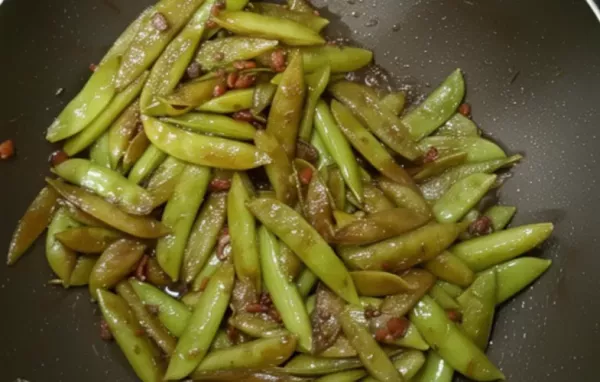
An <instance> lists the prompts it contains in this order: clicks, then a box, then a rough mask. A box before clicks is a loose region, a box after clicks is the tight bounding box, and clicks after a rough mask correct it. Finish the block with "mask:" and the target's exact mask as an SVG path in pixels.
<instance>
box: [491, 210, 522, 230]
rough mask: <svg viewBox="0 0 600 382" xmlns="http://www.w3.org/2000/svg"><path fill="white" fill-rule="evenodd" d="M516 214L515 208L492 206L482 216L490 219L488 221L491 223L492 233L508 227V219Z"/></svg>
mask: <svg viewBox="0 0 600 382" xmlns="http://www.w3.org/2000/svg"><path fill="white" fill-rule="evenodd" d="M516 212H517V207H512V206H492V207H490V208H488V209H487V210H486V211H485V212H484V213H483V215H484V216H487V217H488V218H490V220H491V221H492V228H493V229H494V231H500V230H501V229H504V228H505V227H506V226H507V225H508V223H509V222H510V219H512V217H513V216H514V214H515V213H516Z"/></svg>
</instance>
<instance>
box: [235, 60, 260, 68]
mask: <svg viewBox="0 0 600 382" xmlns="http://www.w3.org/2000/svg"><path fill="white" fill-rule="evenodd" d="M233 67H234V68H236V69H237V70H244V69H254V68H256V62H254V61H250V60H247V61H235V62H234V63H233Z"/></svg>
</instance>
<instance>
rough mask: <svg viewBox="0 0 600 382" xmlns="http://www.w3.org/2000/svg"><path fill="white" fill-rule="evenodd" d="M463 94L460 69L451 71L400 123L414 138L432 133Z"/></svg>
mask: <svg viewBox="0 0 600 382" xmlns="http://www.w3.org/2000/svg"><path fill="white" fill-rule="evenodd" d="M464 95H465V81H464V79H463V76H462V73H461V71H460V69H456V70H455V71H454V72H452V73H451V74H450V75H449V76H448V78H446V79H445V80H444V82H442V84H441V85H440V86H439V87H438V88H437V89H435V90H434V91H433V92H432V93H431V94H430V95H429V96H428V97H427V98H426V99H425V101H423V102H422V103H421V104H420V105H419V106H417V107H416V108H414V109H413V110H411V111H410V112H408V114H406V115H405V116H404V117H403V118H402V123H403V124H404V125H406V126H407V127H408V129H409V131H410V135H411V136H412V137H413V139H415V140H421V139H422V138H423V137H425V136H427V135H429V134H431V133H433V132H434V131H435V129H437V128H438V127H440V126H441V125H442V124H443V123H444V122H446V121H447V120H448V119H449V118H450V117H451V116H452V115H453V114H454V113H455V112H456V109H457V108H458V105H460V103H461V102H462V99H463V97H464Z"/></svg>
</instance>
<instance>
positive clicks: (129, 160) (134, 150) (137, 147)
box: [121, 130, 150, 174]
mask: <svg viewBox="0 0 600 382" xmlns="http://www.w3.org/2000/svg"><path fill="white" fill-rule="evenodd" d="M148 147H150V141H149V140H148V137H147V136H146V133H145V132H144V131H143V130H142V131H140V132H139V133H137V134H136V136H135V137H133V139H132V140H131V142H129V146H128V147H127V151H125V155H124V156H123V163H122V166H121V171H123V173H124V174H127V173H128V172H129V170H131V168H132V167H133V166H134V165H135V164H136V163H137V161H138V160H140V159H141V158H142V156H143V155H144V154H145V152H146V150H147V149H148Z"/></svg>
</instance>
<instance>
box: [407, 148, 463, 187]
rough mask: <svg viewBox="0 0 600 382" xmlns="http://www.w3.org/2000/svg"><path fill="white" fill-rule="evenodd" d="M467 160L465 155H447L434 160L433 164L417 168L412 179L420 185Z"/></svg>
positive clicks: (461, 152) (460, 153) (461, 153)
mask: <svg viewBox="0 0 600 382" xmlns="http://www.w3.org/2000/svg"><path fill="white" fill-rule="evenodd" d="M466 160H467V153H465V152H463V151H458V152H456V153H452V154H449V155H445V156H443V157H441V158H438V159H436V160H434V161H433V162H429V163H425V164H424V165H422V166H421V167H419V168H418V169H417V170H416V171H415V173H414V175H413V179H414V180H415V182H418V183H422V182H423V181H425V180H427V179H429V178H431V177H434V176H436V175H440V174H442V173H443V172H444V171H446V170H448V169H449V168H452V167H455V166H458V165H461V164H463V163H465V161H466Z"/></svg>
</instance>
